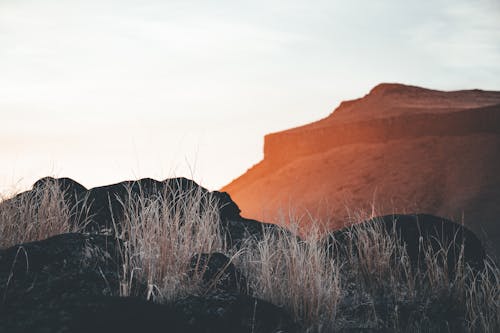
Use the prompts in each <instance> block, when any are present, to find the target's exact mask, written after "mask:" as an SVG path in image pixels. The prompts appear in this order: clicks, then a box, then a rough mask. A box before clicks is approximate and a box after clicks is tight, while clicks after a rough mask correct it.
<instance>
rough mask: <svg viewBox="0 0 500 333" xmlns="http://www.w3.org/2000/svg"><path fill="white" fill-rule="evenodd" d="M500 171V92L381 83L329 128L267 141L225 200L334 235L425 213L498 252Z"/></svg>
mask: <svg viewBox="0 0 500 333" xmlns="http://www.w3.org/2000/svg"><path fill="white" fill-rule="evenodd" d="M498 170H500V92H491V91H490V92H488V91H480V90H468V91H453V92H443V91H435V90H429V89H424V88H419V87H413V86H405V85H401V84H381V85H379V86H377V87H375V88H374V89H372V90H371V91H370V93H369V94H368V95H366V96H364V97H363V98H360V99H357V100H354V101H348V102H343V103H341V105H340V106H339V107H338V108H337V109H336V110H335V111H334V112H333V113H332V114H331V115H330V116H328V117H327V118H325V119H322V120H320V121H317V122H314V123H311V124H308V125H305V126H301V127H298V128H294V129H290V130H287V131H283V132H279V133H273V134H270V135H267V136H266V137H265V145H264V159H263V160H262V161H261V162H259V163H258V164H256V165H255V166H253V167H252V168H251V169H249V170H248V171H247V172H246V173H245V174H243V175H242V176H240V177H239V178H237V179H235V180H234V181H233V182H231V183H230V184H228V185H227V186H225V187H224V188H223V189H222V191H227V192H229V194H230V195H231V197H232V198H233V199H234V200H235V201H236V202H238V205H239V206H240V208H241V209H242V214H243V215H245V216H247V217H252V218H256V219H262V220H269V221H273V222H277V221H278V220H279V218H280V215H281V214H283V213H284V214H285V215H287V214H288V212H289V211H290V210H291V209H293V211H294V214H296V215H298V216H306V215H307V216H312V217H314V218H318V219H321V221H322V222H321V223H322V225H323V226H324V227H326V228H329V229H337V228H340V227H341V226H343V225H345V224H349V223H352V222H354V221H357V220H359V219H358V218H356V215H357V214H361V215H365V216H363V217H366V215H370V214H371V213H372V211H373V210H375V214H377V215H385V214H391V213H410V212H422V213H430V214H435V215H441V216H444V217H448V218H451V219H453V220H455V221H459V222H460V221H463V222H464V223H465V224H466V225H467V226H469V227H470V228H471V229H472V230H473V231H474V232H475V233H476V234H477V235H478V236H479V237H481V238H482V239H483V241H485V240H486V241H490V243H495V242H492V240H495V239H496V240H498V239H500V230H499V229H500V218H499V217H500V173H499V172H498ZM306 227H307V225H306ZM486 235H487V237H486ZM496 243H498V242H496ZM490 247H491V248H494V249H495V250H494V252H497V253H500V245H498V244H490Z"/></svg>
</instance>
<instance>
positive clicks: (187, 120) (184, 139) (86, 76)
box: [0, 0, 500, 192]
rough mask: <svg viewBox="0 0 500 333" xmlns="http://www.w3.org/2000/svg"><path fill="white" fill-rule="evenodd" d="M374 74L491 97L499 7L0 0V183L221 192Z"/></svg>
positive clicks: (2, 186)
mask: <svg viewBox="0 0 500 333" xmlns="http://www.w3.org/2000/svg"><path fill="white" fill-rule="evenodd" d="M380 82H401V83H406V84H413V85H419V86H424V87H428V88H434V89H442V90H454V89H469V88H480V89H487V90H500V1H499V0H423V1H422V0H421V1H402V0H365V1H359V0H358V1H356V0H352V1H345V0H342V1H337V0H330V1H312V0H310V1H295V0H288V1H272V0H266V1H260V0H252V1H237V0H228V1H225V0H222V1H208V0H204V1H202V0H199V1H190V0H182V1H171V0H158V1H148V0H137V1H132V0H82V1H78V0H60V1H55V0H32V1H29V0H0V117H1V118H0V191H2V192H5V191H11V190H12V189H13V187H16V188H17V189H23V188H26V187H29V186H31V184H32V183H33V182H34V181H35V180H36V179H38V178H40V177H43V176H46V175H55V176H59V177H63V176H67V177H72V178H74V179H75V180H77V181H79V182H81V183H82V184H83V185H85V186H87V187H92V186H96V185H104V184H109V183H113V182H117V181H121V180H125V179H133V178H141V177H152V178H157V179H164V178H167V177H173V176H187V177H189V178H193V179H194V180H196V181H198V182H199V183H201V184H202V185H204V186H205V187H207V188H209V189H211V190H214V189H218V188H220V187H221V186H223V185H225V184H227V183H229V182H230V181H231V180H232V179H233V178H235V177H237V176H239V175H240V174H242V173H243V172H245V171H246V170H247V169H248V168H249V167H251V166H252V165H253V164H255V163H257V162H258V161H259V160H261V159H262V157H263V154H262V149H263V136H264V135H265V134H267V133H270V132H275V131H280V130H284V129H287V128H290V127H294V126H298V125H302V124H305V123H308V122H311V121H314V120H318V119H320V118H323V117H325V116H327V115H328V114H330V113H331V112H332V110H333V109H334V108H335V107H336V106H337V105H338V104H339V103H340V101H342V100H346V99H352V98H357V97H361V96H363V95H364V94H366V93H367V92H368V91H369V90H370V89H371V88H372V87H373V86H375V85H376V84H378V83H380Z"/></svg>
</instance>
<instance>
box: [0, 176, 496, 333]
mask: <svg viewBox="0 0 500 333" xmlns="http://www.w3.org/2000/svg"><path fill="white" fill-rule="evenodd" d="M165 198H168V196H163V197H156V198H146V197H144V196H141V195H138V196H135V195H132V194H130V195H129V199H128V200H125V201H124V202H122V205H123V206H124V211H125V214H124V216H123V217H121V218H120V219H117V220H115V221H113V222H114V225H115V233H116V234H117V235H118V238H120V239H121V240H122V241H123V245H124V246H123V247H122V248H121V249H122V251H121V255H122V258H123V259H124V261H123V262H124V265H123V267H122V272H121V277H122V281H121V288H120V294H121V295H122V296H129V295H134V296H140V297H144V298H147V299H152V300H154V301H156V302H168V301H171V300H175V299H178V298H182V297H185V296H187V295H193V294H195V295H203V294H204V293H207V292H209V291H210V290H207V285H206V284H203V283H201V277H200V276H197V275H194V276H193V275H192V274H190V266H189V262H190V259H191V258H192V256H193V255H196V254H201V253H212V252H221V253H224V254H226V255H227V256H228V257H229V258H231V261H232V262H233V263H234V264H235V266H236V267H237V268H238V269H240V270H241V271H242V272H243V273H244V275H245V276H246V278H247V281H248V285H247V286H246V287H247V290H248V291H249V292H250V293H251V294H253V295H254V296H256V297H258V298H261V299H264V300H267V301H270V302H271V303H274V304H276V305H279V306H282V307H284V308H285V309H287V310H288V311H289V313H291V314H292V315H293V316H294V318H295V319H296V320H297V322H300V323H302V325H303V326H304V331H305V332H332V331H336V330H342V329H345V328H350V327H357V328H360V327H363V328H367V329H370V328H371V329H382V330H392V331H405V332H406V331H414V332H421V331H424V332H426V331H450V332H452V331H456V330H457V328H459V329H461V330H464V331H473V332H498V331H499V330H500V304H499V299H500V297H499V296H500V291H499V284H500V269H499V268H498V267H496V266H495V265H494V264H493V263H491V262H487V263H486V265H485V268H484V269H483V270H482V271H479V272H477V271H474V270H473V269H471V268H470V267H468V265H467V264H465V263H464V262H458V263H457V266H456V267H453V268H452V270H453V271H454V272H455V274H453V275H450V274H449V272H450V267H445V266H443V264H442V263H443V262H446V260H442V258H444V257H445V256H446V251H447V249H446V248H443V249H442V250H440V251H437V252H432V251H430V250H428V251H427V252H426V255H425V261H426V264H425V265H424V266H423V267H425V268H418V267H412V266H411V265H410V263H409V262H410V261H409V259H408V256H407V254H406V252H405V248H404V246H403V245H402V244H400V243H399V242H398V241H397V239H396V237H395V236H394V235H391V234H388V233H386V232H383V231H382V230H381V229H380V228H377V225H376V224H363V225H355V226H353V227H350V228H349V232H348V242H347V244H346V243H345V242H344V243H342V246H343V247H344V250H343V251H342V252H343V253H342V254H340V253H336V252H335V251H333V253H332V251H330V250H329V248H327V246H326V244H325V242H324V241H323V239H325V235H324V234H321V235H320V233H319V232H316V231H314V230H312V231H310V233H309V235H308V237H306V238H305V239H299V238H297V237H295V236H293V234H291V233H289V232H286V231H285V230H282V231H278V232H276V231H270V230H264V234H263V237H262V238H261V239H248V240H247V241H245V242H244V243H243V244H241V246H239V247H238V248H231V247H229V246H228V245H227V243H226V240H225V239H224V237H223V236H222V231H221V226H220V223H219V212H218V205H217V203H216V202H214V201H213V199H212V198H211V197H207V196H206V194H203V193H202V192H201V191H198V190H193V191H191V192H189V193H183V194H179V197H176V198H174V199H175V200H169V199H165ZM75 214H85V207H84V208H83V209H82V211H75V207H69V206H68V205H67V203H66V201H65V200H64V193H62V192H61V190H60V189H59V188H58V187H57V186H54V185H51V184H47V186H44V187H41V188H38V189H37V191H36V193H35V195H33V196H30V197H26V196H24V197H22V196H21V197H19V199H16V200H11V201H3V202H1V203H0V248H5V247H8V246H11V245H14V244H17V243H23V242H28V241H32V240H41V239H45V238H47V237H50V236H53V235H56V234H61V233H66V232H78V231H82V230H83V227H84V225H74V224H73V223H72V222H71V221H72V216H74V215H75ZM88 218H89V220H90V219H91V216H89V217H88ZM290 220H291V222H290V221H282V222H283V223H284V224H285V222H286V224H287V225H293V219H290ZM297 229H298V228H297ZM355 242H356V246H355V244H354V243H355ZM138 286H146V288H139V287H138Z"/></svg>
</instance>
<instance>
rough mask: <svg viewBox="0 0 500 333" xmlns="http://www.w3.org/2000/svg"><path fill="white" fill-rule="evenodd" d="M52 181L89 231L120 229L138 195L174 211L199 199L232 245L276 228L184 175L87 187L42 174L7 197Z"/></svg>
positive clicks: (37, 189) (33, 192)
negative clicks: (215, 213)
mask: <svg viewBox="0 0 500 333" xmlns="http://www.w3.org/2000/svg"><path fill="white" fill-rule="evenodd" d="M52 184H55V185H57V186H58V187H59V188H60V189H61V190H62V191H63V192H64V199H65V201H66V203H67V204H68V206H69V207H70V209H71V216H72V223H74V224H77V225H85V226H86V227H85V230H86V231H87V232H91V233H106V234H112V233H114V232H115V230H116V229H119V228H120V221H121V219H122V218H123V216H124V206H126V205H127V203H129V201H130V200H134V199H137V198H140V197H141V198H143V199H145V200H154V199H160V198H161V199H163V200H164V201H166V202H169V203H171V206H172V209H174V210H175V207H176V204H178V203H181V202H184V201H187V200H189V198H190V197H191V198H194V199H195V200H197V201H200V202H201V205H200V209H204V206H208V205H216V206H217V210H218V213H219V218H220V221H219V222H220V224H221V227H222V230H223V231H224V233H225V237H226V238H227V240H228V242H229V243H230V244H232V245H234V246H237V245H238V244H239V242H240V241H241V240H243V239H245V238H247V237H260V236H261V235H262V230H263V228H269V229H275V228H277V227H276V226H275V225H271V224H266V223H261V222H259V221H256V220H252V219H247V218H243V217H242V216H241V215H240V209H239V208H238V205H237V204H236V203H235V202H234V201H233V200H232V199H231V197H230V196H229V194H228V193H225V192H218V191H213V192H209V191H208V190H207V189H205V188H203V187H201V186H199V185H198V184H197V183H196V182H194V181H192V180H190V179H187V178H171V179H166V180H164V181H157V180H154V179H151V178H144V179H139V180H134V181H124V182H120V183H117V184H112V185H106V186H100V187H94V188H91V189H89V190H87V189H86V188H85V187H84V186H83V185H81V184H79V183H78V182H76V181H74V180H72V179H70V178H52V177H45V178H42V179H40V180H38V181H37V182H36V183H35V184H34V185H33V189H32V190H29V191H26V192H23V193H20V194H18V195H17V196H16V197H14V198H13V199H10V200H20V199H22V198H24V197H28V196H32V197H37V196H39V195H40V192H41V190H42V189H43V187H44V186H47V185H48V186H52ZM0 204H2V203H0ZM4 204H6V203H4Z"/></svg>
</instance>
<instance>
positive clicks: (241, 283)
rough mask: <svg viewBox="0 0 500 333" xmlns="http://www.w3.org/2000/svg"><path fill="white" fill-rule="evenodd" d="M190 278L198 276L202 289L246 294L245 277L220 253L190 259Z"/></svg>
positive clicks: (203, 254) (197, 255) (204, 254)
mask: <svg viewBox="0 0 500 333" xmlns="http://www.w3.org/2000/svg"><path fill="white" fill-rule="evenodd" d="M190 267H191V270H190V274H189V276H190V277H193V276H194V275H196V274H199V275H200V277H201V281H202V282H203V285H204V289H205V290H208V291H214V290H218V291H225V292H233V293H241V294H245V293H247V292H248V288H247V281H246V278H245V276H244V275H243V274H242V273H241V272H240V271H239V270H238V269H237V268H236V267H235V266H234V265H233V263H232V262H231V259H229V258H228V257H227V256H226V255H224V254H222V253H217V252H216V253H202V254H196V255H194V256H193V257H192V258H191V262H190Z"/></svg>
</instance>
